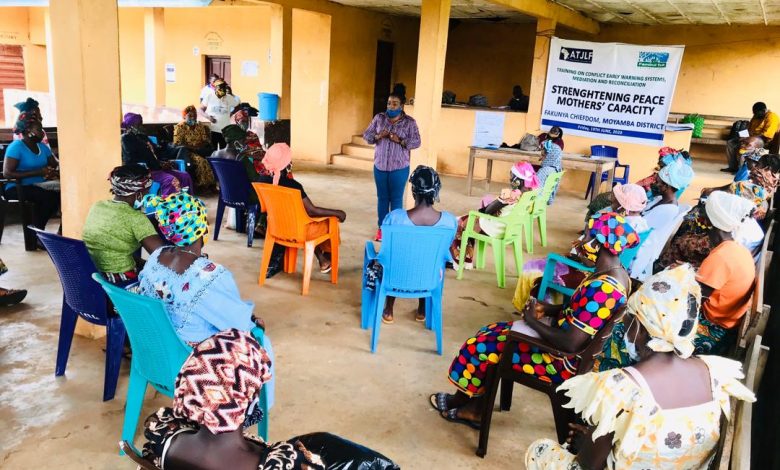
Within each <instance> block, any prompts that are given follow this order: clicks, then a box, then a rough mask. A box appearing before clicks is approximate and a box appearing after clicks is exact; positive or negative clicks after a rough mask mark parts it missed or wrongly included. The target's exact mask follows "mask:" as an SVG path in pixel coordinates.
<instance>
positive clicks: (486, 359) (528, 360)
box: [448, 322, 579, 396]
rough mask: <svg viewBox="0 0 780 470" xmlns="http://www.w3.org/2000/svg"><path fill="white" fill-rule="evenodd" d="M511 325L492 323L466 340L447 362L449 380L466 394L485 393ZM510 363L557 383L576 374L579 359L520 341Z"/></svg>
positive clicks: (507, 323)
mask: <svg viewBox="0 0 780 470" xmlns="http://www.w3.org/2000/svg"><path fill="white" fill-rule="evenodd" d="M511 328H512V322H501V323H491V324H490V325H487V326H483V327H482V328H480V330H479V331H477V334H476V335H474V336H473V337H471V338H469V339H468V340H466V342H465V343H463V346H462V347H461V348H460V352H459V353H458V356H457V357H456V358H455V359H454V360H453V361H452V365H451V366H450V370H449V376H448V377H449V379H450V382H452V384H453V385H455V386H456V387H457V388H458V389H459V390H460V391H462V392H463V393H465V394H466V395H469V396H479V395H482V394H484V393H485V392H486V391H487V386H486V384H485V377H486V376H487V373H488V368H489V367H494V366H495V365H496V364H498V361H499V360H500V359H501V355H502V353H503V351H504V346H505V345H506V340H507V333H508V332H509V330H510V329H511ZM512 364H513V366H512V367H513V368H514V369H515V370H516V371H518V372H525V373H526V374H529V375H533V376H535V377H536V378H538V379H539V380H543V381H546V382H552V383H555V384H559V383H562V382H563V381H564V380H566V379H568V378H570V377H572V376H573V375H574V374H575V372H576V370H577V365H578V364H579V359H578V358H577V357H576V356H572V357H564V358H560V357H556V356H553V355H551V354H548V353H546V352H542V351H540V350H539V349H538V348H536V347H534V346H531V345H529V344H526V343H520V344H518V350H517V352H515V353H514V354H512Z"/></svg>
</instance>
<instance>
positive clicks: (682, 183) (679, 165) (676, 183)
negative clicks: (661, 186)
mask: <svg viewBox="0 0 780 470" xmlns="http://www.w3.org/2000/svg"><path fill="white" fill-rule="evenodd" d="M683 160H684V159H681V158H678V159H675V160H674V161H672V162H670V163H669V164H668V165H666V166H665V167H663V168H661V169H660V170H659V171H658V177H659V178H660V179H661V181H663V182H664V183H666V184H668V185H669V186H671V187H673V188H674V189H684V188H687V187H688V185H689V184H691V180H692V179H693V169H692V168H691V167H690V166H689V165H687V164H685V163H684V162H683Z"/></svg>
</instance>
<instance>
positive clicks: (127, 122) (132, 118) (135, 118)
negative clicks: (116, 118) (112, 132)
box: [122, 113, 144, 129]
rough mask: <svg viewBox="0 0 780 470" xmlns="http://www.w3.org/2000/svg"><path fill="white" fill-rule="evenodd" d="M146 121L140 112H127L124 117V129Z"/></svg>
mask: <svg viewBox="0 0 780 470" xmlns="http://www.w3.org/2000/svg"><path fill="white" fill-rule="evenodd" d="M143 123H144V118H143V116H141V115H140V114H136V113H127V114H125V116H124V118H123V119H122V129H130V128H131V127H135V126H139V125H141V124H143Z"/></svg>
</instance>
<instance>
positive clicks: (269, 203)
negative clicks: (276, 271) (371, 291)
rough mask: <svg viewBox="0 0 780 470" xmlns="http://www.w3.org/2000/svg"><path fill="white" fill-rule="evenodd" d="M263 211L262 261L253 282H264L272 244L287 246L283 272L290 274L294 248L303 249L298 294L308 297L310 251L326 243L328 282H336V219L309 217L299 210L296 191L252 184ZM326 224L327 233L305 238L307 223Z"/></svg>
mask: <svg viewBox="0 0 780 470" xmlns="http://www.w3.org/2000/svg"><path fill="white" fill-rule="evenodd" d="M252 186H253V187H254V188H255V191H256V192H257V197H258V198H259V199H260V201H261V203H262V206H263V209H264V210H265V211H266V212H267V213H268V229H267V230H266V234H265V245H263V258H262V262H261V263H260V275H259V276H258V278H257V283H258V284H259V285H261V286H262V285H263V284H264V283H265V273H266V272H267V271H268V264H269V262H270V261H271V252H272V251H273V248H274V245H275V244H277V243H278V244H280V245H282V246H285V247H287V250H286V251H285V253H284V272H286V273H288V274H289V273H294V272H295V265H296V263H297V262H298V249H303V250H304V260H303V289H302V292H301V294H302V295H308V293H309V282H310V281H311V270H312V263H313V262H314V248H315V247H316V246H317V245H319V244H321V243H323V242H325V241H328V240H330V246H331V253H330V255H331V260H330V262H331V266H332V269H331V271H330V282H331V283H333V284H336V283H338V280H339V221H338V219H337V218H336V217H315V218H312V217H309V215H308V214H307V213H306V209H304V207H303V200H302V199H301V193H300V192H299V191H298V190H295V189H291V188H284V187H280V186H274V185H272V184H267V183H252ZM324 220H327V221H328V232H327V233H326V234H325V235H322V236H319V237H317V238H314V239H311V240H309V239H307V238H306V232H307V226H308V225H309V224H311V223H315V222H321V221H324Z"/></svg>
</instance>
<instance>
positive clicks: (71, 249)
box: [30, 227, 125, 401]
mask: <svg viewBox="0 0 780 470" xmlns="http://www.w3.org/2000/svg"><path fill="white" fill-rule="evenodd" d="M30 229H31V230H34V231H35V232H36V234H37V235H38V240H40V241H41V243H43V246H45V247H46V251H47V252H48V253H49V257H50V258H51V260H52V262H54V267H55V268H57V274H59V276H60V282H61V283H62V291H63V298H62V319H61V320H60V339H59V344H58V346H57V367H56V368H55V371H54V375H55V376H57V377H59V376H61V375H64V374H65V368H66V366H67V365H68V356H69V355H70V345H71V343H72V341H73V331H74V330H75V328H76V319H77V318H78V317H81V318H83V319H84V320H86V321H88V322H90V323H94V324H95V325H101V326H105V327H106V334H107V340H106V369H105V378H104V382H103V401H107V400H111V399H113V398H114V394H115V392H116V384H117V380H118V378H119V367H120V365H121V362H122V352H123V348H124V345H125V326H124V324H123V323H122V319H121V318H119V317H118V316H117V315H116V313H114V311H113V309H112V308H111V305H110V303H109V302H108V299H107V298H106V294H105V293H103V291H101V290H100V288H99V286H98V285H97V284H95V282H94V281H93V280H92V279H91V278H90V275H91V274H92V273H96V272H97V271H98V269H97V267H95V263H94V262H93V261H92V258H90V256H89V252H88V251H87V246H86V245H85V244H84V242H83V241H81V240H74V239H72V238H66V237H63V236H60V235H57V234H54V233H47V232H44V231H42V230H39V229H36V228H34V227H30Z"/></svg>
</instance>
